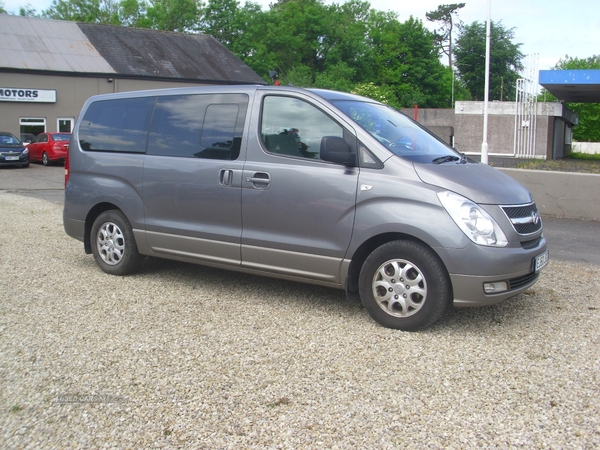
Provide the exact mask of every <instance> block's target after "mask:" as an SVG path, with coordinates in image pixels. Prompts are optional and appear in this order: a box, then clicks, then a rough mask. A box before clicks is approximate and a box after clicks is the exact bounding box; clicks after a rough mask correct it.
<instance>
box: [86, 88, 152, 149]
mask: <svg viewBox="0 0 600 450" xmlns="http://www.w3.org/2000/svg"><path fill="white" fill-rule="evenodd" d="M155 101H156V97H142V98H124V99H115V100H103V101H98V102H95V103H92V104H91V105H90V106H89V108H88V109H87V111H86V112H85V115H84V117H83V120H82V121H81V125H80V126H79V144H80V145H81V148H82V149H83V150H88V151H105V152H126V153H144V152H145V151H146V142H147V138H148V129H149V127H150V119H151V118H152V111H153V109H154V103H155Z"/></svg>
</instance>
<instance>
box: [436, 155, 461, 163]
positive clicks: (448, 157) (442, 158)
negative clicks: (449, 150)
mask: <svg viewBox="0 0 600 450" xmlns="http://www.w3.org/2000/svg"><path fill="white" fill-rule="evenodd" d="M453 161H462V158H459V157H458V156H455V155H446V156H440V157H439V158H435V159H434V160H433V161H431V162H432V163H433V164H444V163H447V162H453Z"/></svg>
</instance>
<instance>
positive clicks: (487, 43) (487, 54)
mask: <svg viewBox="0 0 600 450" xmlns="http://www.w3.org/2000/svg"><path fill="white" fill-rule="evenodd" d="M491 16H492V0H488V18H487V25H486V32H485V87H484V99H483V142H482V143H481V162H482V163H483V164H487V163H488V142H487V135H488V97H489V91H490V40H491V24H490V22H491Z"/></svg>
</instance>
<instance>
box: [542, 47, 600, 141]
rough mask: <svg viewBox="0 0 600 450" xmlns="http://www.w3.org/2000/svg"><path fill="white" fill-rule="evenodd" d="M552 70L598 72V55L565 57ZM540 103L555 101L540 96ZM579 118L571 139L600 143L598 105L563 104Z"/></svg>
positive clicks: (599, 64) (553, 98) (599, 62)
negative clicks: (581, 57) (591, 70)
mask: <svg viewBox="0 0 600 450" xmlns="http://www.w3.org/2000/svg"><path fill="white" fill-rule="evenodd" d="M552 69H553V70H586V69H587V70H589V69H593V70H599V69H600V55H594V56H591V57H589V58H584V59H580V58H571V57H570V56H568V55H567V56H565V57H564V58H562V59H560V60H559V61H558V63H557V64H556V65H555V66H554V67H553V68H552ZM540 100H542V101H555V100H557V99H556V97H554V96H553V95H552V94H550V93H548V92H547V91H546V92H543V93H542V94H540ZM565 106H566V107H567V108H569V109H570V110H572V111H573V112H574V113H575V114H577V116H578V117H579V125H578V126H576V127H575V128H573V139H574V140H575V141H579V142H600V104H598V103H565Z"/></svg>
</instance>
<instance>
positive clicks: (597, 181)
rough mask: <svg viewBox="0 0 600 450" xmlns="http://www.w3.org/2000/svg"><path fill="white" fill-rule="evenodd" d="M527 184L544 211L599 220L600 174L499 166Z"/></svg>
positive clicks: (538, 205) (575, 217)
mask: <svg viewBox="0 0 600 450" xmlns="http://www.w3.org/2000/svg"><path fill="white" fill-rule="evenodd" d="M498 170H501V171H502V172H504V173H505V174H507V175H509V176H511V177H512V178H514V179H515V180H517V181H519V182H520V183H522V184H523V185H525V186H526V187H527V188H528V189H529V190H530V191H531V193H532V195H533V197H534V198H535V202H536V204H537V207H538V210H539V211H540V213H541V214H547V215H552V216H560V217H567V218H573V219H594V220H600V175H597V174H590V173H570V172H568V173H567V172H552V171H547V170H525V169H508V168H498Z"/></svg>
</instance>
